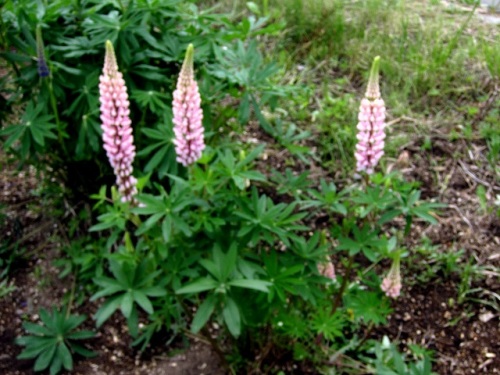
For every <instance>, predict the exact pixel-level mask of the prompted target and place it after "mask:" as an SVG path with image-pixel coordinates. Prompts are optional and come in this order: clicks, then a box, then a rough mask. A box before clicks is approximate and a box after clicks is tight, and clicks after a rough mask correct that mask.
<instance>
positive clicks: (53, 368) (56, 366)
mask: <svg viewBox="0 0 500 375" xmlns="http://www.w3.org/2000/svg"><path fill="white" fill-rule="evenodd" d="M61 368H62V359H61V357H59V356H57V355H56V356H55V357H54V360H53V361H52V364H51V365H50V375H56V374H58V373H59V371H61ZM35 371H36V370H35Z"/></svg>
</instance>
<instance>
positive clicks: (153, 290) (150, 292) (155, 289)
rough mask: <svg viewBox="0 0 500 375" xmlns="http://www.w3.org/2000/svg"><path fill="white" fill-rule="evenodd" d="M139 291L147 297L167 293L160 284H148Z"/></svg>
mask: <svg viewBox="0 0 500 375" xmlns="http://www.w3.org/2000/svg"><path fill="white" fill-rule="evenodd" d="M141 292H142V293H144V294H146V295H147V296H149V297H163V296H166V295H167V291H166V290H165V288H162V287H160V286H150V287H147V288H142V289H141Z"/></svg>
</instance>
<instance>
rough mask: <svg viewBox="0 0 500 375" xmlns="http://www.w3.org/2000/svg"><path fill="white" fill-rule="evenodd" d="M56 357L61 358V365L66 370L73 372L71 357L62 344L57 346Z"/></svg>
mask: <svg viewBox="0 0 500 375" xmlns="http://www.w3.org/2000/svg"><path fill="white" fill-rule="evenodd" d="M56 355H57V356H58V357H59V358H61V361H62V364H63V366H64V368H65V369H66V370H73V357H72V355H71V352H70V351H69V349H68V347H67V346H66V344H65V343H64V342H61V343H59V345H58V346H57V353H56Z"/></svg>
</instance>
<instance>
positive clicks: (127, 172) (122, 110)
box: [99, 40, 137, 203]
mask: <svg viewBox="0 0 500 375" xmlns="http://www.w3.org/2000/svg"><path fill="white" fill-rule="evenodd" d="M99 80H100V83H99V95H100V97H99V100H100V102H101V121H102V124H101V129H102V131H103V133H102V140H103V142H104V149H105V150H106V154H107V156H108V159H109V162H110V164H111V166H112V167H113V169H114V172H115V175H116V185H118V191H119V192H120V195H121V197H122V201H124V202H132V203H135V200H134V196H135V195H136V194H137V187H136V184H137V180H136V179H135V178H134V176H132V171H133V167H132V163H133V161H134V157H135V146H134V136H133V135H132V126H131V124H132V122H131V121H130V110H129V104H130V103H129V101H128V94H127V87H126V86H125V81H124V80H123V75H122V74H121V73H120V72H119V71H118V64H117V63H116V56H115V51H114V48H113V44H112V43H111V42H110V41H109V40H108V41H106V56H105V58H104V68H103V70H102V75H101V76H100V77H99Z"/></svg>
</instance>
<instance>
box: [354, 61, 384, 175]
mask: <svg viewBox="0 0 500 375" xmlns="http://www.w3.org/2000/svg"><path fill="white" fill-rule="evenodd" d="M379 63H380V57H379V56H377V57H375V59H374V60H373V65H372V70H371V72H370V79H369V81H368V87H367V89H366V94H365V98H364V99H363V100H362V101H361V106H360V107H359V115H358V121H359V122H358V126H357V129H358V135H357V138H358V144H357V145H356V152H355V154H354V156H355V157H356V161H357V164H356V170H357V171H358V172H362V171H364V172H366V173H368V174H372V173H373V170H374V168H375V166H376V165H377V163H378V161H379V160H380V158H381V157H382V155H383V154H384V139H385V103H384V101H383V100H382V98H381V97H380V88H379V74H378V71H379Z"/></svg>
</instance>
